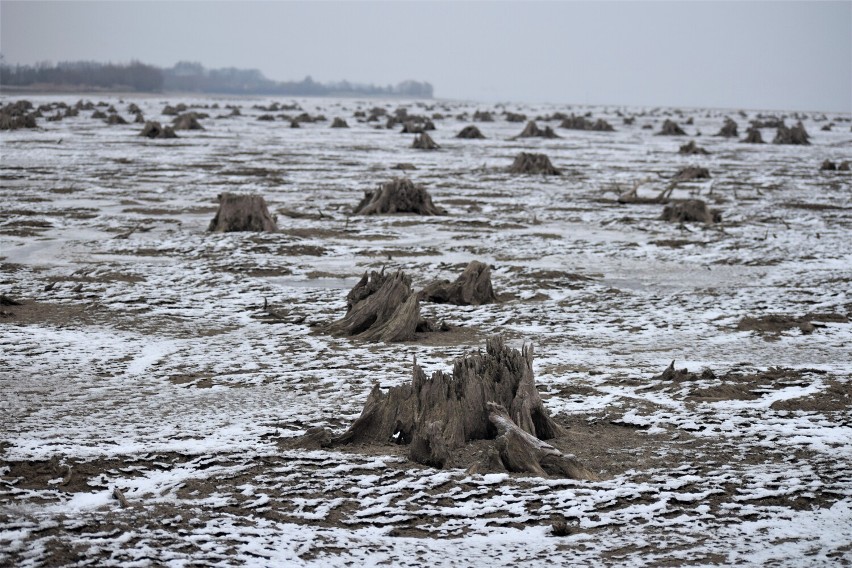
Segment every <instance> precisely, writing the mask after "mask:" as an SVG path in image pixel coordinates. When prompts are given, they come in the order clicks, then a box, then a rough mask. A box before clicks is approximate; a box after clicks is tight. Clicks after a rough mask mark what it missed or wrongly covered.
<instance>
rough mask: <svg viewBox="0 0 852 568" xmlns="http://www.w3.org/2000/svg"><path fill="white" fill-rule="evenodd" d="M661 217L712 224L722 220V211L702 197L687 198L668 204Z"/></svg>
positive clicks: (680, 221) (674, 220)
mask: <svg viewBox="0 0 852 568" xmlns="http://www.w3.org/2000/svg"><path fill="white" fill-rule="evenodd" d="M660 219H662V220H663V221H671V222H673V223H687V222H693V223H705V224H707V225H712V224H713V223H719V222H720V221H721V220H722V213H721V212H719V211H717V210H715V209H710V208H709V207H707V204H706V203H705V202H704V201H702V200H700V199H685V200H683V201H673V202H671V203H670V204H668V205H666V206H665V207H664V208H663V214H662V215H661V216H660Z"/></svg>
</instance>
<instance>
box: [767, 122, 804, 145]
mask: <svg viewBox="0 0 852 568" xmlns="http://www.w3.org/2000/svg"><path fill="white" fill-rule="evenodd" d="M772 143H773V144H800V145H805V146H806V145H809V144H810V136H809V135H808V133H807V131H806V130H805V126H804V125H803V124H802V121H799V122H798V124H796V126H794V127H792V128H787V127H786V126H784V125H783V124H782V125H781V126H779V127H778V130H777V131H776V132H775V139H774V140H773V141H772Z"/></svg>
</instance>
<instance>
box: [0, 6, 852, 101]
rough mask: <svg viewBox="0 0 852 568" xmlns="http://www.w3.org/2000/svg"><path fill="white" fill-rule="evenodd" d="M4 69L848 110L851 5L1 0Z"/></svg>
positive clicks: (488, 97) (469, 95)
mask: <svg viewBox="0 0 852 568" xmlns="http://www.w3.org/2000/svg"><path fill="white" fill-rule="evenodd" d="M0 51H2V54H3V56H4V58H5V60H6V62H8V63H35V62H38V61H53V62H57V61H72V60H81V59H84V60H96V61H114V62H125V61H129V60H131V59H138V60H141V61H143V62H146V63H152V64H155V65H159V66H171V65H173V64H174V63H176V62H177V61H181V60H188V61H197V62H200V63H202V64H203V65H205V66H206V67H231V66H233V67H243V68H257V69H260V70H261V71H262V72H263V73H264V74H265V75H266V76H267V77H269V78H271V79H276V80H293V79H295V80H298V79H302V78H303V77H305V76H306V75H311V76H312V77H313V78H314V80H317V81H323V82H326V81H339V80H343V79H347V80H349V81H352V82H358V83H376V84H381V85H386V84H391V83H392V84H396V83H398V82H400V81H402V80H404V79H418V80H426V81H429V82H431V83H432V84H433V85H434V87H435V95H436V96H437V97H441V98H452V99H472V100H480V101H489V102H491V101H519V102H554V103H590V104H593V103H600V104H627V105H631V104H633V105H660V106H663V105H665V106H669V105H670V106H691V107H704V106H709V107H726V108H751V109H784V110H826V111H844V112H852V2H850V1H848V0H847V1H842V2H818V1H806V2H768V1H764V2H722V1H716V2H691V1H683V2H642V1H633V2H530V1H525V2H359V1H350V2H245V1H244V2H150V1H148V2H74V1H72V2H37V1H26V2H16V1H15V2H13V1H8V0H2V1H0Z"/></svg>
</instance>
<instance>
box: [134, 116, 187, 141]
mask: <svg viewBox="0 0 852 568" xmlns="http://www.w3.org/2000/svg"><path fill="white" fill-rule="evenodd" d="M139 136H144V137H146V138H177V137H178V135H177V134H175V131H174V129H173V128H172V127H171V126H165V127H163V126H162V125H161V124H160V123H159V122H157V121H155V120H149V121H148V122H146V123H145V126H143V127H142V131H141V132H139Z"/></svg>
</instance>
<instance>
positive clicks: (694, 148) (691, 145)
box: [677, 140, 710, 156]
mask: <svg viewBox="0 0 852 568" xmlns="http://www.w3.org/2000/svg"><path fill="white" fill-rule="evenodd" d="M677 153H678V154H684V155H687V156H689V155H695V154H698V155H707V154H709V153H710V152H708V151H707V150H705V149H704V148H702V147H701V146H699V145H697V144H696V143H695V140H690V141H689V142H687V143H686V144H684V145H682V146H681V147H680V149H679V150H678V151H677Z"/></svg>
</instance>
